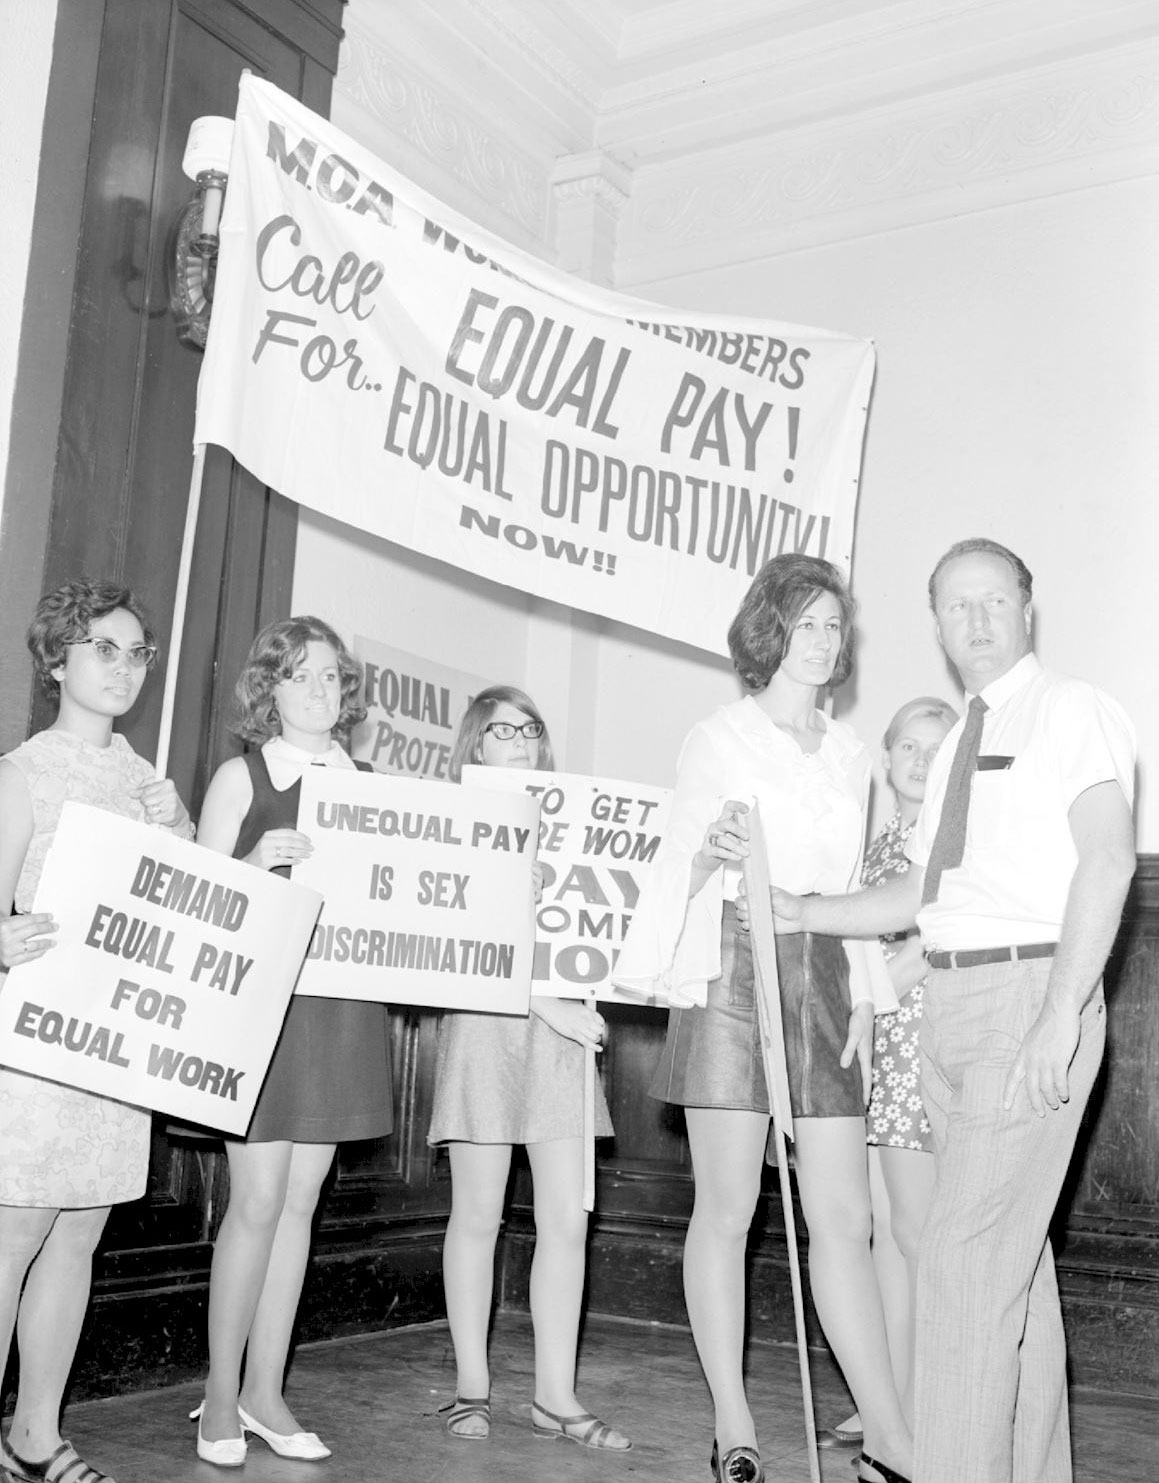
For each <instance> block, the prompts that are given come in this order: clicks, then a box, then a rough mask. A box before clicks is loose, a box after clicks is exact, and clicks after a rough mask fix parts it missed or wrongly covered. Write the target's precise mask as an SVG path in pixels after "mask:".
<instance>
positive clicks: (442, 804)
mask: <svg viewBox="0 0 1159 1483" xmlns="http://www.w3.org/2000/svg"><path fill="white" fill-rule="evenodd" d="M538 826H539V805H538V803H537V802H536V801H535V799H534V798H529V797H528V796H527V795H526V794H521V795H518V796H508V795H506V794H501V793H495V792H492V791H491V790H489V789H484V788H464V787H460V786H459V785H458V784H456V783H432V782H425V781H422V780H419V779H411V778H395V777H391V778H386V777H380V776H376V775H375V774H374V773H364V772H346V771H344V770H343V771H340V770H339V769H337V768H331V767H308V768H307V769H306V772H305V775H304V776H303V778H302V792H301V798H300V801H299V804H298V828H299V829H300V830H301V831H302V833H303V834H306V835H308V836H309V838H310V840H311V842H312V844H313V846H314V853H313V854H312V855H311V856H310V858H309V859H308V860H306V861H304V862H303V863H302V864H300V865H296V866H295V867H294V879H295V880H297V881H301V882H302V883H303V884H305V885H310V886H313V887H315V889H317V890H318V891H321V892H323V893H324V894H325V897H326V901H325V905H324V906H323V908H322V915H321V916H320V917H319V919H318V925H317V928H316V929H315V932H314V936H313V939H312V941H311V943H310V947H309V950H308V952H307V955H306V962H305V963H304V965H303V967H302V974H301V977H300V978H299V980H298V990H297V991H298V993H299V994H314V995H319V996H321V997H323V998H335V999H381V1000H385V1001H386V1002H387V1003H390V1004H431V1005H437V1006H439V1007H440V1008H445V1009H477V1010H486V1011H488V1012H490V1013H500V1014H526V1013H527V1008H528V1000H529V998H530V994H531V954H532V945H533V941H534V921H533V918H532V904H533V903H532V883H531V873H532V867H533V865H534V863H535V841H536V836H537V832H538Z"/></svg>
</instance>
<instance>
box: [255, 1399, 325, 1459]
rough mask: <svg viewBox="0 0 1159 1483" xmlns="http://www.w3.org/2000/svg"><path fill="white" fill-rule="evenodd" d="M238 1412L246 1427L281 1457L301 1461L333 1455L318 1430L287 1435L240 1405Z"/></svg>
mask: <svg viewBox="0 0 1159 1483" xmlns="http://www.w3.org/2000/svg"><path fill="white" fill-rule="evenodd" d="M237 1414H238V1417H239V1419H240V1421H241V1424H242V1426H243V1427H244V1429H245V1430H246V1431H247V1432H253V1434H254V1436H255V1437H261V1439H262V1441H263V1442H265V1444H266V1446H267V1447H270V1448H272V1450H273V1451H274V1452H276V1453H277V1454H278V1456H279V1457H296V1458H297V1459H298V1461H299V1462H321V1461H322V1459H323V1458H324V1457H329V1456H331V1452H330V1448H329V1447H327V1445H326V1443H325V1442H323V1441H322V1439H321V1437H319V1435H318V1433H317V1432H291V1433H290V1435H289V1436H287V1435H285V1434H284V1433H282V1432H274V1431H271V1430H270V1429H269V1427H268V1426H263V1425H262V1424H261V1422H260V1421H255V1420H254V1418H253V1417H252V1416H251V1415H250V1414H249V1412H248V1411H243V1410H242V1408H241V1407H240V1406H239V1407H238V1408H237Z"/></svg>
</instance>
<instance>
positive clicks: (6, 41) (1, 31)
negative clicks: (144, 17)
mask: <svg viewBox="0 0 1159 1483" xmlns="http://www.w3.org/2000/svg"><path fill="white" fill-rule="evenodd" d="M56 3H57V0H36V4H34V5H30V4H28V3H21V0H3V3H2V4H0V180H2V181H3V182H4V230H3V231H2V232H0V284H2V285H3V289H2V291H0V511H2V509H3V484H2V481H3V479H4V476H5V473H6V471H7V468H8V437H9V432H8V429H9V424H10V422H11V418H12V394H13V390H14V387H15V384H16V356H17V352H18V350H19V347H20V319H21V315H22V314H23V311H24V283H25V280H26V279H27V276H28V250H29V243H30V241H31V238H32V215H33V210H34V208H35V205H36V177H37V171H38V168H39V165H40V137H41V133H42V132H43V128H44V101H45V97H46V96H47V93H48V71H49V67H50V65H51V62H52V37H53V31H54V29H55V27H56Z"/></svg>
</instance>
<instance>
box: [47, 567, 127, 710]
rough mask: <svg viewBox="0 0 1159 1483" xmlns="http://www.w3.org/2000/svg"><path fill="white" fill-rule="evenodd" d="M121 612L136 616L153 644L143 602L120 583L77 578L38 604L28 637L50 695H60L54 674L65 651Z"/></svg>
mask: <svg viewBox="0 0 1159 1483" xmlns="http://www.w3.org/2000/svg"><path fill="white" fill-rule="evenodd" d="M120 609H124V611H125V612H126V613H132V615H133V617H134V618H136V620H137V622H138V623H139V624H140V625H141V629H142V631H143V633H144V635H145V642H146V643H147V644H151V643H153V642H154V638H153V630H152V629H151V628H150V627H149V621H148V619H147V618H146V616H145V609H144V606H143V605H142V603H141V600H140V598H139V597H137V595H136V594H135V593H134V592H132V591H131V590H130V589H129V588H128V587H122V586H121V585H120V584H119V583H117V582H104V581H97V580H94V579H92V578H90V577H74V578H73V579H72V580H71V581H69V582H62V583H61V584H60V586H59V587H54V588H53V589H52V591H51V592H46V593H45V594H44V596H43V597H42V598H41V599H40V601H39V602H38V603H37V604H36V612H35V613H34V614H33V615H32V622H31V623H30V624H29V625H28V633H27V635H26V636H25V637H26V642H27V644H28V649H29V652H30V653H31V655H32V664H33V668H34V669H35V671H36V678H37V679H38V680H39V682H40V686H41V688H42V689H43V690H44V692H45V693H46V694H47V695H51V696H52V697H53V699H54V700H55V699H56V698H57V697H59V695H60V683H59V682H58V681H57V680H54V679H53V677H52V671H53V670H54V669H59V668H60V666H61V665H62V664H63V663H64V661H65V652H64V651H65V649H66V648H67V647H68V646H69V645H70V644H79V643H83V641H84V640H85V639H87V638H88V637H89V634H90V633H91V631H92V626H93V624H94V623H95V622H96V620H97V619H98V618H105V617H107V616H108V615H109V614H110V613H115V612H117V611H118V610H120Z"/></svg>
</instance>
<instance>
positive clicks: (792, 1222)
mask: <svg viewBox="0 0 1159 1483" xmlns="http://www.w3.org/2000/svg"><path fill="white" fill-rule="evenodd" d="M748 823H749V854H748V857H747V859H746V860H745V862H744V882H745V892H746V894H747V895H748V900H749V920H750V924H751V929H752V947H753V968H754V971H755V977H756V983H755V989H756V1001H757V1018H758V1023H759V1025H760V1032H761V1052H762V1056H763V1060H764V1067H765V1083H766V1085H767V1086H768V1089H769V1109H770V1111H771V1112H772V1117H773V1146H774V1148H775V1149H776V1154H777V1183H778V1184H779V1186H780V1190H781V1212H782V1215H783V1217H784V1221H785V1241H786V1244H787V1246H788V1248H789V1280H790V1283H791V1285H792V1290H793V1320H794V1323H795V1325H796V1331H797V1361H798V1364H799V1367H800V1371H801V1399H802V1403H803V1406H804V1411H805V1441H806V1446H807V1450H808V1454H809V1478H810V1483H821V1463H820V1458H819V1456H818V1453H817V1424H816V1421H815V1420H814V1417H813V1383H812V1379H811V1377H810V1375H809V1346H808V1341H807V1339H806V1336H805V1299H804V1294H803V1292H802V1289H801V1256H800V1252H799V1251H798V1250H797V1221H796V1217H795V1216H794V1214H793V1188H792V1183H791V1180H790V1174H789V1160H788V1158H787V1157H786V1146H785V1139H786V1138H791V1137H792V1136H793V1113H792V1107H791V1105H790V1101H789V1072H788V1067H787V1065H786V1063H785V1032H784V1027H783V1026H782V1024H781V985H780V978H779V976H778V973H777V940H776V933H775V932H774V930H773V906H772V900H771V898H770V895H769V868H768V859H769V857H768V852H767V850H766V847H765V839H764V830H763V828H762V825H761V816H760V810H759V809H758V808H756V807H755V806H754V807H753V808H752V809H751V810H750V811H749V815H748Z"/></svg>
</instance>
